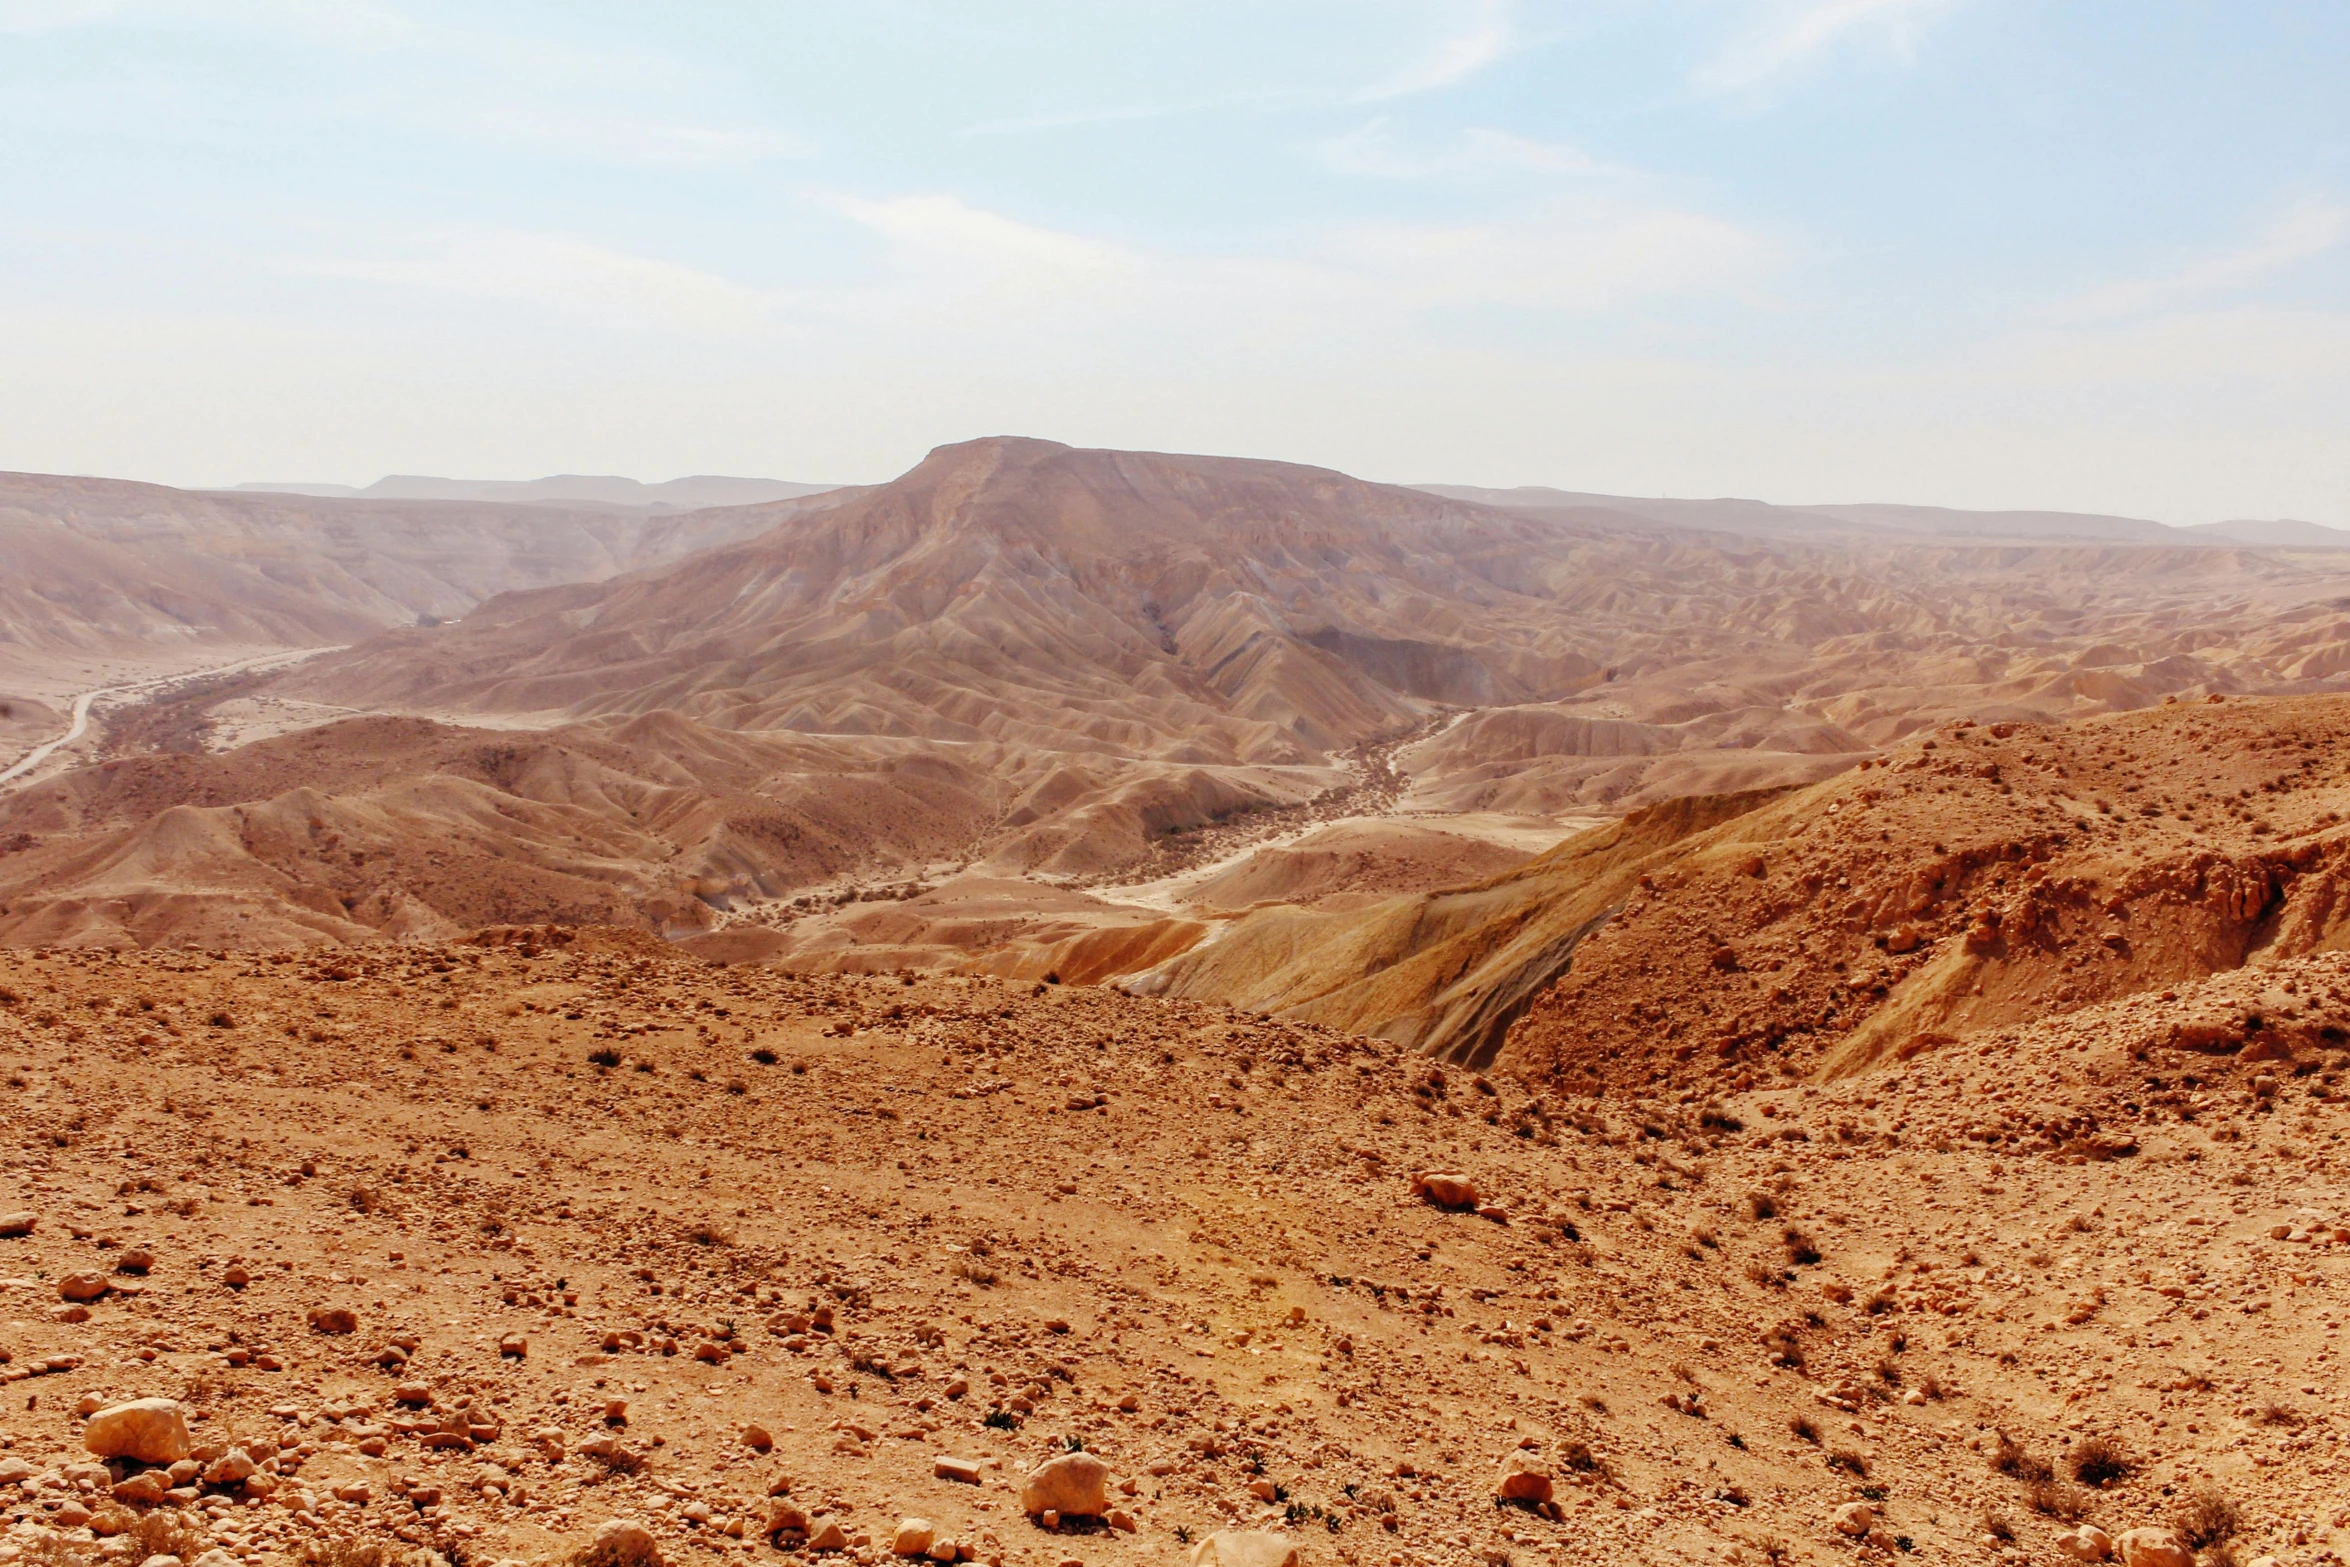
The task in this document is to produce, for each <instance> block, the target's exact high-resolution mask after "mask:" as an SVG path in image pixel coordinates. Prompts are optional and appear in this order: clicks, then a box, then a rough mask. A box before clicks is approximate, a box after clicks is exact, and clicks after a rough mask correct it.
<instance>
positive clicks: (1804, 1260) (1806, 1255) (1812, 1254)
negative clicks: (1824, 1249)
mask: <svg viewBox="0 0 2350 1567" xmlns="http://www.w3.org/2000/svg"><path fill="white" fill-rule="evenodd" d="M1779 1238H1780V1239H1781V1240H1783V1241H1785V1242H1786V1243H1787V1260H1788V1261H1789V1262H1791V1263H1793V1264H1795V1265H1796V1266H1797V1267H1799V1268H1808V1267H1810V1266H1811V1265H1812V1264H1813V1263H1815V1262H1817V1261H1819V1260H1820V1249H1819V1247H1817V1246H1815V1245H1813V1244H1812V1239H1811V1237H1810V1236H1809V1235H1806V1234H1804V1233H1803V1231H1801V1230H1799V1229H1797V1228H1796V1227H1795V1226H1794V1225H1792V1224H1790V1225H1788V1226H1787V1228H1786V1230H1785V1231H1784V1232H1783V1233H1782V1234H1781V1235H1780V1237H1779Z"/></svg>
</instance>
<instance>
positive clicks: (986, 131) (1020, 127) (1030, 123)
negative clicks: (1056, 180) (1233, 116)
mask: <svg viewBox="0 0 2350 1567" xmlns="http://www.w3.org/2000/svg"><path fill="white" fill-rule="evenodd" d="M1204 107H1207V105H1198V104H1195V105H1176V104H1169V105H1159V104H1130V105H1128V106H1127V107H1125V108H1120V109H1071V110H1068V111H1066V112H1064V113H1059V114H1024V115H1016V116H1014V117H1013V118H1011V119H1005V120H984V121H982V122H980V123H979V124H977V125H966V126H964V127H963V128H962V129H961V130H960V131H958V132H956V133H955V134H957V135H958V136H1028V135H1033V134H1035V133H1036V132H1039V131H1061V130H1069V129H1072V128H1073V127H1076V126H1080V125H1116V124H1119V123H1121V122H1123V121H1127V120H1155V119H1159V118H1161V117H1163V116H1165V115H1170V114H1186V113H1190V112H1192V111H1193V110H1195V109H1198V108H1204Z"/></svg>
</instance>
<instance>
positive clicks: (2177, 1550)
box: [2113, 1528, 2195, 1567]
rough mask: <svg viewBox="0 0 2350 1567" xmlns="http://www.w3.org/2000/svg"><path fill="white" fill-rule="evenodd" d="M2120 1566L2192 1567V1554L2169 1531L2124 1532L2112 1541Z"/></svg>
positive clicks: (2129, 1530)
mask: <svg viewBox="0 0 2350 1567" xmlns="http://www.w3.org/2000/svg"><path fill="white" fill-rule="evenodd" d="M2113 1554H2114V1555H2115V1556H2116V1557H2117V1558H2118V1559H2119V1560H2120V1561H2121V1564H2122V1567H2195V1553H2194V1552H2193V1551H2190V1550H2188V1549H2187V1547H2186V1546H2184V1545H2182V1544H2181V1543H2180V1542H2179V1537H2178V1536H2177V1535H2175V1534H2173V1533H2171V1532H2170V1531H2169V1530H2168V1529H2153V1528H2141V1529H2127V1530H2124V1531H2123V1532H2122V1534H2121V1536H2120V1537H2119V1538H2118V1539H2116V1540H2115V1541H2114V1542H2113Z"/></svg>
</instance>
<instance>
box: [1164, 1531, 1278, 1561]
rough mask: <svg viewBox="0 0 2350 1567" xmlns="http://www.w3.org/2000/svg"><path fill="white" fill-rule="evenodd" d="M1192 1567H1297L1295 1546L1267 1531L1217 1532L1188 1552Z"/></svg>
mask: <svg viewBox="0 0 2350 1567" xmlns="http://www.w3.org/2000/svg"><path fill="white" fill-rule="evenodd" d="M1191 1567H1298V1561H1297V1543H1296V1542H1295V1541H1294V1540H1292V1539H1290V1537H1289V1536H1288V1535H1285V1534H1275V1533H1273V1532H1272V1531H1271V1530H1267V1529H1219V1530H1217V1531H1216V1532H1215V1533H1214V1534H1211V1535H1209V1536H1208V1537H1207V1538H1206V1539H1204V1540H1202V1541H1200V1542H1199V1544H1197V1545H1195V1546H1193V1547H1192V1548H1191Z"/></svg>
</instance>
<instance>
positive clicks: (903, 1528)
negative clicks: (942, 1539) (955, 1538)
mask: <svg viewBox="0 0 2350 1567" xmlns="http://www.w3.org/2000/svg"><path fill="white" fill-rule="evenodd" d="M937 1538H938V1530H937V1528H936V1527H935V1526H934V1525H932V1523H931V1521H930V1520H929V1519H927V1518H907V1519H904V1520H901V1521H900V1522H899V1524H898V1532H897V1533H896V1534H895V1535H894V1536H892V1537H891V1539H890V1542H889V1548H890V1552H891V1554H893V1555H897V1556H928V1555H929V1554H930V1546H931V1542H932V1541H934V1540H936V1539H937Z"/></svg>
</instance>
